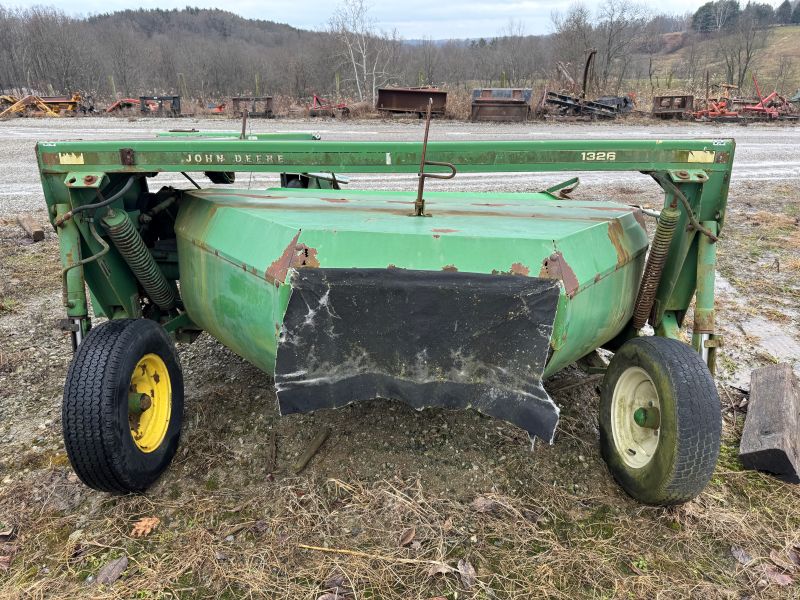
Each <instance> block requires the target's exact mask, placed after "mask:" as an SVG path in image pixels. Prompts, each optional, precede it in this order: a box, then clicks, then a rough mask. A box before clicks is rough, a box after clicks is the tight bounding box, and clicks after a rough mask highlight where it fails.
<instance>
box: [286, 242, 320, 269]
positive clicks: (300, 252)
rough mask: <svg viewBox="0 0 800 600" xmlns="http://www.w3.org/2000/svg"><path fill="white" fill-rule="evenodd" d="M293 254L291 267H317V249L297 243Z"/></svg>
mask: <svg viewBox="0 0 800 600" xmlns="http://www.w3.org/2000/svg"><path fill="white" fill-rule="evenodd" d="M294 249H295V255H294V258H293V259H292V268H294V269H304V268H311V269H316V268H318V267H319V259H318V258H317V249H316V248H309V247H308V246H306V245H305V244H297V245H296V246H295V247H294Z"/></svg>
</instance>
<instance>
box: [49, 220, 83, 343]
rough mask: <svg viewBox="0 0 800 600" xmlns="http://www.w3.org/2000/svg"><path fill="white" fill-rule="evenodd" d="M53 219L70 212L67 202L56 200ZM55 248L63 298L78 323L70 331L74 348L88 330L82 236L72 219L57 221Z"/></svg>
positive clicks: (72, 321) (72, 320) (71, 315)
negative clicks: (58, 258)
mask: <svg viewBox="0 0 800 600" xmlns="http://www.w3.org/2000/svg"><path fill="white" fill-rule="evenodd" d="M55 208H56V220H58V219H62V218H63V217H64V216H65V215H66V214H67V213H68V212H69V205H68V204H56V206H55ZM59 229H60V231H59V232H58V249H59V253H60V255H61V265H62V267H63V270H62V273H63V280H62V286H63V292H62V293H63V300H64V306H65V307H66V309H67V317H68V319H69V321H70V322H71V323H72V324H73V325H75V326H76V327H77V331H72V349H73V350H76V349H77V348H78V346H79V345H80V343H81V341H83V336H84V334H85V333H87V332H88V330H89V321H88V318H87V317H88V314H89V313H88V307H87V302H86V285H85V281H84V278H83V265H82V264H81V237H80V232H79V231H78V226H77V224H76V223H75V220H74V219H63V220H62V222H61V224H60V225H59Z"/></svg>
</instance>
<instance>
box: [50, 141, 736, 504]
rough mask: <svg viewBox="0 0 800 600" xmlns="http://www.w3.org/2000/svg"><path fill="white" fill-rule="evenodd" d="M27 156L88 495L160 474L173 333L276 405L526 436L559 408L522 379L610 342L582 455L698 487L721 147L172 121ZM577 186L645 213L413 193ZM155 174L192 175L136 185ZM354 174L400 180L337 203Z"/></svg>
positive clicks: (536, 197)
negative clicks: (597, 188)
mask: <svg viewBox="0 0 800 600" xmlns="http://www.w3.org/2000/svg"><path fill="white" fill-rule="evenodd" d="M37 155H38V164H39V168H40V171H41V179H42V184H43V188H44V194H45V198H46V202H47V207H48V211H49V217H50V221H51V223H52V224H53V226H54V228H55V230H56V231H57V233H58V237H59V245H60V254H61V261H62V265H63V287H64V290H63V299H64V305H65V309H66V318H65V319H64V320H63V322H62V323H63V327H64V329H66V330H68V331H70V332H71V335H72V338H73V341H74V347H75V355H74V358H73V360H72V363H71V365H70V368H69V371H68V373H67V377H66V384H65V388H64V400H63V429H64V439H65V444H66V448H67V452H68V455H69V459H70V461H71V463H72V465H73V467H74V469H75V471H76V473H77V474H78V476H79V477H80V478H81V480H82V481H84V482H85V483H86V484H87V485H89V486H91V487H93V488H95V489H98V490H105V491H109V492H114V493H124V492H131V491H142V490H145V489H147V488H148V487H149V486H150V485H151V484H152V483H153V482H154V481H155V480H156V479H157V478H158V477H159V476H160V475H161V474H162V472H163V471H164V470H165V469H166V468H167V467H168V465H169V463H170V461H171V460H172V458H173V456H174V454H175V452H176V448H177V445H178V440H179V436H180V430H181V422H182V417H183V409H184V390H183V379H182V374H181V366H180V363H179V360H178V355H177V353H176V350H175V342H176V341H177V342H191V341H192V340H193V339H194V338H195V337H196V336H198V335H199V334H200V333H201V332H202V331H206V332H208V333H209V334H210V335H212V336H213V337H215V338H216V339H218V340H219V341H220V342H221V343H223V344H224V345H225V346H227V347H228V348H230V349H231V350H233V351H234V352H236V353H237V354H239V355H240V356H242V357H244V358H245V359H247V360H248V361H250V362H252V363H253V364H254V365H256V366H257V367H259V368H260V369H263V370H264V371H266V372H267V373H269V374H271V375H273V376H274V385H275V391H276V395H277V401H278V404H279V407H280V410H281V412H282V413H283V414H288V413H294V412H305V411H314V410H318V409H323V408H334V407H339V406H343V405H345V404H348V403H351V402H355V401H358V400H365V399H371V398H375V397H383V398H393V399H399V400H402V401H405V402H407V403H408V404H410V405H411V406H413V407H415V408H420V409H421V408H425V407H434V406H436V407H444V408H450V409H457V408H473V409H476V410H478V411H481V412H483V413H485V414H487V415H491V416H493V417H496V418H498V419H504V420H506V421H509V422H511V423H513V424H515V425H517V426H519V427H521V428H522V429H524V430H525V431H527V432H528V433H529V434H530V436H531V437H532V438H534V437H538V438H540V439H541V440H543V441H544V442H552V440H553V436H554V432H555V430H556V427H557V424H558V418H559V408H558V407H557V406H556V404H555V403H554V402H553V401H552V400H551V398H550V397H549V395H548V394H547V392H546V390H545V388H544V386H543V384H542V380H543V379H544V378H547V377H549V376H550V375H552V374H554V373H556V372H557V371H559V370H560V369H562V368H564V367H566V366H568V365H570V364H571V363H574V362H575V361H578V360H580V359H582V358H584V357H586V356H587V355H590V354H592V353H593V352H594V351H595V350H596V349H598V348H606V349H608V350H610V351H612V352H613V353H614V355H613V358H612V360H611V362H610V363H609V365H608V366H607V368H606V369H605V375H604V380H603V384H602V393H601V396H600V423H599V429H600V446H601V451H602V453H603V456H604V458H605V460H606V462H607V464H608V466H609V469H610V471H611V473H612V474H613V476H614V477H615V478H616V480H617V481H618V482H619V483H620V484H621V486H622V487H623V488H624V489H625V490H626V491H627V492H628V493H629V494H630V495H631V496H633V497H634V498H636V499H638V500H640V501H642V502H645V503H649V504H675V503H680V502H684V501H686V500H689V499H690V498H692V497H694V496H695V495H697V494H698V493H699V492H700V491H701V490H702V489H703V488H704V486H705V485H706V483H707V482H708V480H709V478H710V476H711V473H712V471H713V469H714V466H715V463H716V459H717V454H718V451H719V444H720V430H721V419H720V405H719V398H718V396H717V391H716V388H715V384H714V381H713V377H712V372H713V369H714V364H715V356H716V351H717V348H718V346H719V344H720V339H719V338H718V337H717V336H716V335H715V333H716V330H715V323H714V320H715V319H714V273H715V261H716V244H717V243H718V235H719V232H720V230H721V228H722V226H723V223H724V219H725V207H726V201H727V194H728V184H729V179H730V175H731V168H732V164H733V155H734V142H733V141H732V140H642V141H628V140H605V141H603V140H597V141H595V140H592V141H581V140H575V141H492V142H477V141H473V142H431V143H430V144H427V141H426V142H425V143H423V144H420V143H414V142H332V141H320V140H317V139H314V138H313V137H312V136H310V135H309V136H302V135H301V136H297V135H294V136H291V137H289V136H287V137H282V136H281V135H279V134H278V135H272V136H264V135H262V136H246V137H245V138H244V139H239V137H238V136H236V135H235V134H233V133H231V134H230V135H229V136H227V137H204V136H203V135H202V134H196V135H195V134H194V132H193V133H192V135H184V136H181V137H177V136H164V137H159V138H157V139H153V140H145V141H142V140H139V141H96V142H95V141H82V142H56V143H39V144H38V147H37ZM581 171H595V172H596V171H628V172H631V173H639V174H643V176H649V177H651V178H652V179H654V180H655V181H656V182H657V184H658V185H659V186H660V187H661V188H662V189H663V192H664V204H663V208H662V209H661V210H660V211H657V212H650V211H648V213H647V214H645V212H643V211H642V210H641V209H639V208H635V207H631V206H628V205H627V204H624V203H617V202H609V201H599V200H598V201H583V200H581V201H579V200H572V199H568V198H567V197H566V195H567V194H566V193H565V192H566V191H567V190H569V189H571V188H574V187H575V185H576V184H577V180H576V179H575V178H572V179H567V180H566V181H564V182H563V183H561V184H555V185H553V186H552V187H550V188H548V189H546V190H543V191H541V192H536V193H494V192H492V193H475V192H429V191H426V190H425V182H426V179H427V178H448V179H449V178H454V183H455V184H457V183H458V174H460V173H509V172H553V173H558V172H573V173H574V172H581ZM160 173H182V174H184V175H185V177H186V179H187V184H186V186H185V187H184V188H183V189H178V188H176V187H171V186H166V187H160V188H157V187H156V186H155V185H153V183H154V181H155V180H154V177H155V176H157V175H158V174H160ZM237 173H238V174H249V173H276V174H280V182H281V183H280V187H275V188H270V189H260V190H259V189H243V188H239V187H237ZM350 173H372V174H384V173H385V174H388V173H401V174H402V173H406V174H409V180H410V181H409V183H411V181H412V179H413V177H415V176H416V185H415V186H411V185H410V186H409V188H412V187H415V188H416V189H409V191H369V190H354V191H344V190H342V189H341V186H342V184H343V182H344V181H345V176H346V175H347V174H350ZM203 178H205V179H207V180H209V181H210V182H212V183H214V184H215V185H213V186H203V185H201V183H200V181H203ZM555 180H556V179H555V178H554V181H555ZM647 221H650V223H651V227H655V233H654V236H653V239H652V242H649V238H648V233H647V230H646V225H647ZM690 307H692V308H693V310H692V311H690ZM92 318H94V319H99V321H98V322H99V324H97V325H96V326H94V327H93V326H92ZM100 321H102V322H100ZM683 329H686V330H688V331H689V332H690V334H691V344H687V343H684V342H683V341H682V340H683V339H684V337H683V331H682V330H683ZM686 339H689V338H686Z"/></svg>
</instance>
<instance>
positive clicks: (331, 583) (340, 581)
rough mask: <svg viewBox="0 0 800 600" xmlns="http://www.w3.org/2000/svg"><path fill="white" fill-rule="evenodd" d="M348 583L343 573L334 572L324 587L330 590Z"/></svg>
mask: <svg viewBox="0 0 800 600" xmlns="http://www.w3.org/2000/svg"><path fill="white" fill-rule="evenodd" d="M346 583H347V579H345V577H344V575H342V574H341V573H334V574H333V575H331V576H330V577H328V578H327V579H326V580H325V583H324V584H323V587H324V588H325V589H326V590H330V589H333V588H338V587H343V586H344V585H345V584H346Z"/></svg>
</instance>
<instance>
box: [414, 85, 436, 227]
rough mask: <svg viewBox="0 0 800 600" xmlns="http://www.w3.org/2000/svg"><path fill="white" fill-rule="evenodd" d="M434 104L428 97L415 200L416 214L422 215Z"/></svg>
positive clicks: (423, 212) (423, 211) (423, 213)
mask: <svg viewBox="0 0 800 600" xmlns="http://www.w3.org/2000/svg"><path fill="white" fill-rule="evenodd" d="M432 106H433V98H428V109H427V111H426V113H425V137H424V138H423V139H422V159H421V160H420V162H419V173H417V177H418V178H419V182H418V183H417V200H416V201H415V202H414V215H416V216H417V217H422V216H424V215H425V200H424V199H423V197H422V192H423V191H424V190H425V153H426V152H427V151H428V132H429V131H430V128H431V107H432Z"/></svg>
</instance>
